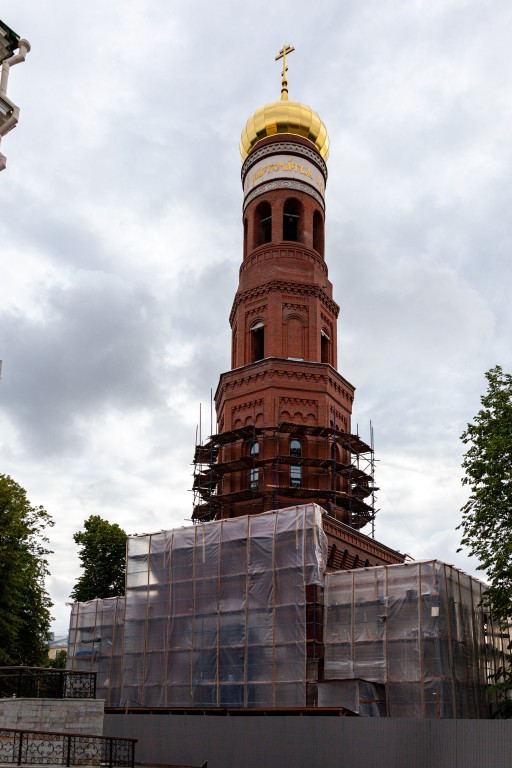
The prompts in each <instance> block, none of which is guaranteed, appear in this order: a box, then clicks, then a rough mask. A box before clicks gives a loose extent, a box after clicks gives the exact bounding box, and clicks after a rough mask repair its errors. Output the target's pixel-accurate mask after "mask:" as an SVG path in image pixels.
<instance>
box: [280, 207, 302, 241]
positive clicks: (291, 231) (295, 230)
mask: <svg viewBox="0 0 512 768" xmlns="http://www.w3.org/2000/svg"><path fill="white" fill-rule="evenodd" d="M301 218H302V206H301V204H300V203H299V201H298V200H294V199H293V198H292V199H291V200H287V201H286V203H285V204H284V211H283V240H294V241H295V242H297V241H299V240H300V241H301V240H302V221H301Z"/></svg>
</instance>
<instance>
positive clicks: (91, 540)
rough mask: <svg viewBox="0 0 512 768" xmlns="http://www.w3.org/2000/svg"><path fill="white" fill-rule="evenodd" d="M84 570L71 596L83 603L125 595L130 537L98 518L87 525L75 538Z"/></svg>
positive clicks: (89, 521)
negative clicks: (128, 541) (127, 548)
mask: <svg viewBox="0 0 512 768" xmlns="http://www.w3.org/2000/svg"><path fill="white" fill-rule="evenodd" d="M73 538H74V540H75V542H76V543H77V544H78V546H79V548H80V551H79V555H78V556H79V558H80V561H81V566H82V569H83V573H82V575H81V576H80V577H79V578H78V579H77V581H76V583H75V586H74V588H73V591H72V592H71V597H72V598H73V600H77V601H79V602H83V601H85V600H94V598H96V597H116V596H117V595H124V580H125V573H126V539H127V538H128V537H127V534H126V533H125V531H123V529H122V528H121V527H120V526H119V525H117V524H116V523H109V522H108V521H107V520H103V519H102V518H101V517H100V516H99V515H91V516H90V517H89V518H88V519H87V520H85V522H84V530H83V531H78V533H75V535H74V536H73Z"/></svg>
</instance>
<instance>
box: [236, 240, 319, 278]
mask: <svg viewBox="0 0 512 768" xmlns="http://www.w3.org/2000/svg"><path fill="white" fill-rule="evenodd" d="M281 256H285V257H287V258H293V259H300V260H301V261H309V262H311V263H312V264H314V265H315V267H317V268H318V269H320V270H322V272H323V274H324V275H325V276H326V277H327V276H328V270H327V264H326V263H325V260H324V259H323V258H322V256H320V254H319V253H317V251H313V250H311V249H310V248H306V247H305V246H304V245H301V244H297V245H295V246H290V245H269V244H268V243H266V244H265V245H260V246H258V248H255V249H254V250H253V251H251V253H250V254H249V255H248V256H246V258H245V259H244V260H243V261H242V263H241V264H240V270H239V275H240V277H242V275H243V273H244V272H246V271H247V270H248V269H250V268H251V267H254V266H256V265H257V264H261V262H262V261H270V260H272V259H278V258H279V257H281Z"/></svg>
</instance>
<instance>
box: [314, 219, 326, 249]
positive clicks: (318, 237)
mask: <svg viewBox="0 0 512 768" xmlns="http://www.w3.org/2000/svg"><path fill="white" fill-rule="evenodd" d="M313 248H314V249H315V251H318V253H319V254H320V256H323V255H324V220H323V218H322V214H321V213H320V211H315V212H314V214H313Z"/></svg>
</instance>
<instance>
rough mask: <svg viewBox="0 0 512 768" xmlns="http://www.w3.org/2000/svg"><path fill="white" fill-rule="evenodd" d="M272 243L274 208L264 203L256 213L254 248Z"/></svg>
mask: <svg viewBox="0 0 512 768" xmlns="http://www.w3.org/2000/svg"><path fill="white" fill-rule="evenodd" d="M271 242H272V208H271V207H270V203H267V202H262V203H260V204H259V205H258V207H257V208H256V211H255V212H254V247H255V248H257V247H258V246H259V245H263V244H264V243H271Z"/></svg>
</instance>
